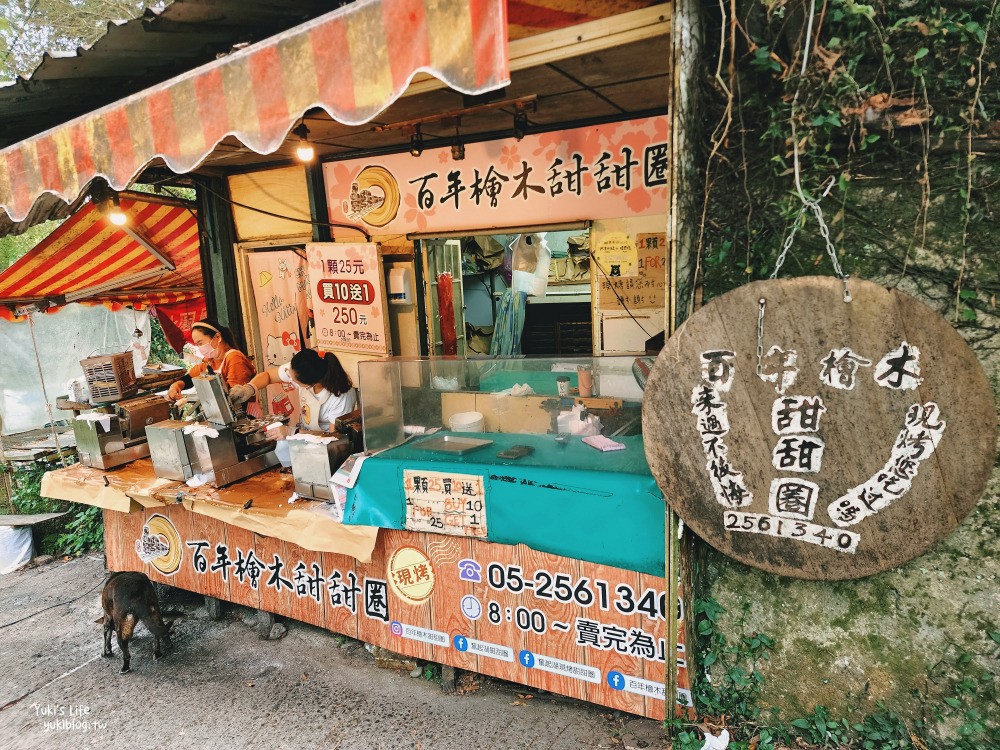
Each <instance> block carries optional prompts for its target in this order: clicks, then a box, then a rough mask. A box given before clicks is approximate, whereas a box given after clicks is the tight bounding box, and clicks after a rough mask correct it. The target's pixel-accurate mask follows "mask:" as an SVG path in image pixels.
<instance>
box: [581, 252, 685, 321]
mask: <svg viewBox="0 0 1000 750" xmlns="http://www.w3.org/2000/svg"><path fill="white" fill-rule="evenodd" d="M594 257H595V258H596V259H597V262H598V263H600V265H601V269H602V270H598V271H597V272H596V273H597V276H598V279H599V280H598V282H597V287H598V293H599V294H600V300H601V309H602V310H605V311H607V310H610V309H613V308H616V307H621V304H622V302H624V303H625V305H626V306H627V307H628V308H629V309H630V310H633V309H636V308H647V309H648V308H658V309H662V308H663V307H664V305H665V304H666V285H667V273H666V271H667V235H666V234H664V233H660V234H639V235H636V237H635V239H634V240H633V239H632V238H631V237H629V236H628V235H626V234H619V233H614V234H611V235H609V236H608V238H607V240H605V241H604V242H602V243H601V245H600V246H598V247H597V248H596V249H595V250H594ZM605 274H606V275H605ZM616 292H617V294H616ZM619 298H621V301H619Z"/></svg>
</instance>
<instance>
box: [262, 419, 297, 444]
mask: <svg viewBox="0 0 1000 750" xmlns="http://www.w3.org/2000/svg"><path fill="white" fill-rule="evenodd" d="M291 434H292V431H291V430H290V429H288V425H284V424H281V423H280V422H276V423H274V424H270V425H268V426H267V429H265V430H264V437H265V438H267V439H268V440H284V439H285V438H287V437H288V436H289V435H291Z"/></svg>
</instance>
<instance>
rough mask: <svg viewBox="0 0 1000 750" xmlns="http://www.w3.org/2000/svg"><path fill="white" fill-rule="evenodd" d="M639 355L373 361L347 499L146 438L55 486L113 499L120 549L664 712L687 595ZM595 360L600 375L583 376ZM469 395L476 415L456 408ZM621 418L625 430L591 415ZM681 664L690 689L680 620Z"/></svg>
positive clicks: (118, 564) (367, 635) (182, 582)
mask: <svg viewBox="0 0 1000 750" xmlns="http://www.w3.org/2000/svg"><path fill="white" fill-rule="evenodd" d="M632 362H633V360H632V359H630V358H599V357H598V358H587V359H585V360H572V359H571V360H562V361H555V360H507V361H498V360H493V361H479V360H466V359H458V360H438V359H423V360H401V359H387V360H380V361H372V362H368V363H365V364H363V365H362V366H361V374H360V386H361V394H362V411H363V414H364V431H365V439H366V442H367V443H368V444H369V445H380V446H382V449H381V450H378V451H377V452H375V453H374V454H373V455H365V454H362V455H360V456H357V457H355V458H356V460H353V461H351V462H350V464H351V466H349V467H343V468H345V469H346V470H345V471H344V472H342V473H344V474H345V475H347V476H346V478H345V479H344V480H342V481H344V482H345V483H346V484H350V485H352V486H351V487H350V488H345V490H346V492H345V493H344V495H345V496H346V503H345V504H344V506H343V507H342V508H341V507H338V504H337V503H335V502H319V501H314V500H304V499H300V498H297V497H296V495H295V493H294V487H293V483H294V476H293V475H292V474H285V473H281V472H280V471H279V470H277V469H272V470H269V471H266V472H263V473H259V474H256V475H255V476H252V477H249V478H247V479H244V480H242V481H239V482H236V483H234V484H232V485H230V486H228V487H225V488H222V489H216V488H213V487H211V486H210V485H207V484H206V485H202V486H200V487H195V488H192V487H190V486H188V485H187V484H184V483H182V482H177V481H172V480H169V479H162V478H158V477H156V476H155V473H154V471H153V466H152V463H151V461H150V460H149V459H142V460H139V461H135V462H133V463H131V464H129V465H127V466H125V467H122V468H120V469H117V470H115V471H108V472H106V471H101V470H99V469H93V468H89V467H85V466H81V465H75V466H72V467H69V468H66V469H60V470H57V471H53V472H50V473H48V474H47V475H46V476H45V479H44V485H43V493H44V494H45V495H47V496H51V497H58V498H62V499H66V500H72V501H76V502H83V503H88V504H92V505H100V506H102V507H104V508H105V529H106V541H107V559H108V567H109V568H110V569H113V570H141V571H143V572H145V573H146V574H147V575H149V576H150V577H151V578H152V579H153V580H155V581H159V582H162V583H166V584H170V585H173V586H177V587H180V588H183V589H186V590H190V591H195V592H200V593H203V594H205V595H206V596H208V597H211V598H213V599H215V600H224V601H229V602H234V603H237V604H242V605H245V606H250V607H254V608H257V609H260V610H263V611H266V612H270V613H274V614H277V615H280V616H283V617H289V618H294V619H297V620H301V621H304V622H309V623H312V624H315V625H318V626H320V627H324V628H327V629H329V630H332V631H334V632H337V633H343V634H345V635H348V636H350V637H353V638H359V639H361V640H363V641H365V642H367V643H371V644H374V645H378V646H381V647H383V648H386V649H389V650H391V651H393V652H396V653H400V654H404V655H407V656H410V657H413V658H417V659H423V660H427V661H431V662H436V663H440V664H448V665H452V666H454V667H459V668H462V669H469V670H473V671H476V672H480V673H483V674H488V675H493V676H496V677H500V678H503V679H507V680H511V681H514V682H519V683H522V684H525V685H531V686H535V687H539V688H544V689H546V690H550V691H552V692H556V693H560V694H563V695H569V696H573V697H576V698H580V699H585V700H589V701H592V702H596V703H600V704H603V705H607V706H611V707H614V708H619V709H621V710H625V711H629V712H632V713H637V714H641V715H645V716H649V717H654V718H663V716H664V714H665V700H664V696H665V685H666V677H667V675H666V659H667V654H668V653H669V651H668V649H667V633H666V622H667V617H668V615H670V616H674V615H677V616H678V617H679V618H680V619H681V620H683V617H684V611H683V605H680V607H679V608H676V607H677V605H674V604H670V603H668V598H667V587H666V586H665V578H664V575H663V570H664V565H665V559H664V544H663V539H664V512H663V499H662V496H661V495H660V493H659V490H658V489H657V487H656V483H655V482H654V481H653V479H652V477H651V475H650V473H649V468H648V466H647V465H646V459H645V453H644V450H643V445H642V436H641V434H640V430H639V424H640V420H641V390H640V389H639V387H638V384H637V382H636V380H635V379H634V377H632V372H631V365H632ZM553 368H556V369H553ZM581 368H589V369H590V371H591V372H593V373H594V374H596V375H597V376H598V382H599V383H600V388H601V390H600V392H599V395H592V396H590V397H587V398H580V397H579V396H578V395H576V393H578V390H579V386H578V373H579V372H580V371H581ZM562 373H568V375H562ZM560 377H568V378H569V380H570V385H569V393H568V394H566V395H560V394H559V391H558V389H559V381H558V379H559V378H560ZM435 383H436V384H437V385H438V387H439V388H443V389H441V390H436V389H435V388H434V384H435ZM530 383H534V386H528V387H529V388H530V389H531V391H532V392H531V393H525V391H526V390H527V389H526V388H523V387H522V388H521V389H520V390H519V395H513V394H512V393H511V391H512V390H514V389H515V388H514V387H515V386H516V385H518V384H520V385H522V386H525V385H528V384H530ZM507 384H512V385H511V386H508V387H503V386H507ZM574 392H576V393H574ZM470 404H471V405H473V406H475V407H477V408H481V409H483V412H479V413H480V414H481V415H482V420H481V422H482V423H481V424H479V425H471V426H472V427H478V431H477V432H475V433H473V432H468V431H455V430H452V429H446V428H445V426H446V425H449V424H450V425H451V426H455V427H459V428H461V427H463V423H461V421H460V420H456V419H455V418H456V417H461V415H464V414H468V412H467V411H464V410H465V409H466V408H467V407H468V405H470ZM581 415H583V418H581ZM567 417H569V418H570V419H572V420H573V424H570V423H568V422H567ZM598 420H600V421H598ZM552 425H559V426H561V427H562V428H564V430H565V431H563V432H557V431H553V430H552V429H550V428H551V426H552ZM577 425H584V427H579V426H577ZM598 425H600V426H599V427H598ZM469 426H470V425H465V427H469ZM602 431H603V432H605V433H608V434H610V435H613V437H611V438H610V440H609V441H608V442H610V443H612V444H613V446H614V447H615V449H614V450H607V451H605V450H601V448H600V447H594V446H591V445H589V444H587V443H585V442H584V440H585V439H586V438H587V435H584V434H581V433H585V432H590V433H593V434H592V435H590V437H591V438H594V437H595V436H596V435H599V434H601V432H602ZM574 433H575V434H574ZM594 442H595V443H596V442H597V441H594ZM597 444H598V445H600V444H599V443H597ZM681 601H682V600H681ZM682 632H683V628H682ZM676 664H677V666H678V667H679V670H678V696H679V702H680V703H681V704H682V705H690V703H691V699H690V690H689V684H688V682H687V671H686V666H687V661H686V654H685V653H684V644H683V642H681V643H680V644H679V649H678V654H677V657H676Z"/></svg>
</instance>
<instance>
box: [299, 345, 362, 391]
mask: <svg viewBox="0 0 1000 750" xmlns="http://www.w3.org/2000/svg"><path fill="white" fill-rule="evenodd" d="M289 364H290V366H291V368H292V371H293V372H294V373H295V379H296V380H298V381H299V382H300V383H302V384H303V385H308V386H313V385H316V384H317V383H320V384H321V385H322V386H323V387H324V388H326V390H328V391H330V393H332V394H333V395H335V396H342V395H343V394H345V393H347V392H348V391H349V390H351V388H352V387H353V384H352V383H351V378H350V376H349V375H348V374H347V372H346V371H345V370H344V367H343V365H341V364H340V360H339V359H337V356H336V355H335V354H331V353H329V352H327V353H326V354H325V355H323V354H320V353H319V352H317V351H316V350H315V349H302V350H301V351H298V352H296V353H295V355H294V356H293V357H292V361H291V362H290V363H289Z"/></svg>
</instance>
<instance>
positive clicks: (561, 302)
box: [414, 223, 594, 356]
mask: <svg viewBox="0 0 1000 750" xmlns="http://www.w3.org/2000/svg"><path fill="white" fill-rule="evenodd" d="M535 243H538V244H537V245H536V244H535ZM414 244H415V249H416V252H417V255H418V258H419V266H420V268H421V271H422V274H423V298H422V300H421V303H422V305H423V309H424V313H425V316H426V321H427V326H426V328H427V342H426V349H424V351H426V352H427V353H430V354H432V355H440V354H445V355H447V354H457V355H460V356H461V355H468V356H486V355H489V354H490V353H491V348H492V349H493V350H494V351H496V346H495V345H494V336H495V335H503V334H497V329H496V326H497V322H498V319H503V317H504V315H505V314H506V312H505V310H504V306H505V305H508V304H509V297H510V295H509V294H508V293H509V292H511V293H516V292H519V291H525V290H526V289H527V290H529V291H528V292H527V294H526V296H525V297H524V298H523V303H524V304H523V307H519V309H518V310H517V313H516V314H517V315H518V316H519V319H518V321H517V324H516V326H515V327H516V328H518V332H519V342H518V343H519V346H518V347H517V348H516V353H520V354H526V355H563V356H569V355H590V354H592V353H593V351H594V341H593V333H592V331H593V323H592V314H591V308H592V302H591V278H590V230H589V228H588V226H587V225H586V224H584V223H579V224H574V225H565V224H564V225H559V226H554V227H519V228H517V229H516V230H507V232H505V233H500V232H497V230H493V231H491V232H488V233H487V232H483V233H479V232H468V233H461V234H459V233H451V234H448V235H445V236H439V237H421V238H417V239H416V242H415V243H414ZM539 259H541V260H539ZM539 263H541V264H543V266H542V267H539ZM529 277H530V278H529Z"/></svg>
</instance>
